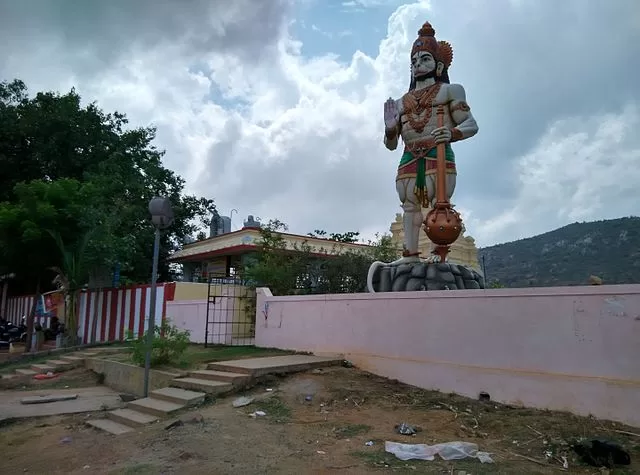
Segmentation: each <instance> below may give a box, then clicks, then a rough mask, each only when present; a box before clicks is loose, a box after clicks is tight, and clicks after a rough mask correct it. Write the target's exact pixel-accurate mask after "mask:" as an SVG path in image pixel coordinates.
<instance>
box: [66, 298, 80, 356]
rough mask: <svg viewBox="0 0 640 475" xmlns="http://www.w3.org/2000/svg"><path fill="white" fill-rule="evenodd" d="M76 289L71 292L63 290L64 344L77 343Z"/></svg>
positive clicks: (71, 344)
mask: <svg viewBox="0 0 640 475" xmlns="http://www.w3.org/2000/svg"><path fill="white" fill-rule="evenodd" d="M78 293H79V291H78V290H72V291H71V292H69V291H67V292H65V297H64V300H65V313H66V316H65V322H64V325H65V333H66V340H67V341H66V344H65V346H76V345H77V344H78V303H79V302H80V299H79V298H78V296H77V294H78Z"/></svg>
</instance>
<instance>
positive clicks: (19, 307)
mask: <svg viewBox="0 0 640 475" xmlns="http://www.w3.org/2000/svg"><path fill="white" fill-rule="evenodd" d="M34 299H35V297H34V296H33V295H24V296H22V297H10V298H8V299H7V311H6V315H2V316H3V317H4V318H6V319H7V320H8V321H10V322H11V323H15V324H16V325H19V324H20V320H21V319H22V316H23V315H24V316H27V315H29V312H30V311H31V307H32V306H33V300H34Z"/></svg>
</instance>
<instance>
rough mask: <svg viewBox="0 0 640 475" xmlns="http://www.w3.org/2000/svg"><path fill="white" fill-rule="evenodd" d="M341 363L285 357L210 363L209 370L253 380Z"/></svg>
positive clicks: (323, 358)
mask: <svg viewBox="0 0 640 475" xmlns="http://www.w3.org/2000/svg"><path fill="white" fill-rule="evenodd" d="M341 363H342V358H335V357H321V356H313V355H283V356H268V357H264V358H247V359H243V360H236V361H220V362H216V363H209V364H208V365H207V369H209V370H212V371H223V372H227V373H241V374H248V375H250V376H251V377H253V378H257V377H260V376H265V375H267V374H283V373H296V372H299V371H307V370H310V369H314V368H322V367H327V366H333V365H339V364H341Z"/></svg>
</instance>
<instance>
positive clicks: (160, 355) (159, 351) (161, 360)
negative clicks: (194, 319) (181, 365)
mask: <svg viewBox="0 0 640 475" xmlns="http://www.w3.org/2000/svg"><path fill="white" fill-rule="evenodd" d="M147 333H148V332H145V334H144V335H143V336H141V337H139V338H137V339H135V340H133V343H132V346H133V352H132V354H131V358H132V359H133V361H134V363H136V364H138V365H140V366H144V360H145V355H146V352H147V336H148V335H147ZM154 333H155V334H154V336H153V345H152V347H151V366H159V365H166V364H169V363H171V362H177V361H178V360H179V359H180V358H181V357H182V355H183V354H184V352H185V351H186V350H187V348H188V346H189V336H190V334H189V331H188V330H180V329H179V328H178V327H176V326H175V325H171V324H170V323H169V322H168V321H167V320H165V321H164V322H162V325H161V326H156V327H155V332H154Z"/></svg>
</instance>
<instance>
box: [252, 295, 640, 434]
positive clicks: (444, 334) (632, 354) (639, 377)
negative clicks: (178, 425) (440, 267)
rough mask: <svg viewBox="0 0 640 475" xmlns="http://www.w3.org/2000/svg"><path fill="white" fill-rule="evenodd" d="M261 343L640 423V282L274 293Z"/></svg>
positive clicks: (405, 377)
mask: <svg viewBox="0 0 640 475" xmlns="http://www.w3.org/2000/svg"><path fill="white" fill-rule="evenodd" d="M256 319H257V320H256V345H258V346H261V347H275V348H282V349H290V350H298V351H310V352H314V353H317V354H342V355H344V356H345V358H347V359H349V360H351V361H352V362H353V363H354V364H356V365H357V366H358V367H360V368H362V369H364V370H367V371H370V372H372V373H375V374H379V375H382V376H386V377H389V378H392V379H398V380H400V381H403V382H405V383H408V384H412V385H415V386H418V387H422V388H427V389H432V390H439V391H442V392H444V393H449V392H455V393H458V394H462V395H465V396H469V397H474V398H475V397H477V395H478V393H479V392H481V391H486V392H488V393H489V394H490V395H491V398H492V399H493V400H496V401H500V402H504V403H509V404H515V405H524V406H529V407H536V408H547V409H556V410H566V411H571V412H574V413H577V414H581V415H584V416H587V415H589V414H592V415H594V416H596V417H598V418H604V419H612V420H617V421H622V422H626V423H628V424H632V425H637V426H640V412H639V411H638V407H640V364H639V361H640V345H639V344H638V342H639V341H640V285H618V286H590V287H555V288H528V289H488V290H459V291H448V292H447V291H443V292H428V293H424V292H401V293H378V294H344V295H311V296H285V297H274V296H272V295H271V293H270V292H269V290H268V289H259V291H258V301H257V313H256Z"/></svg>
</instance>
